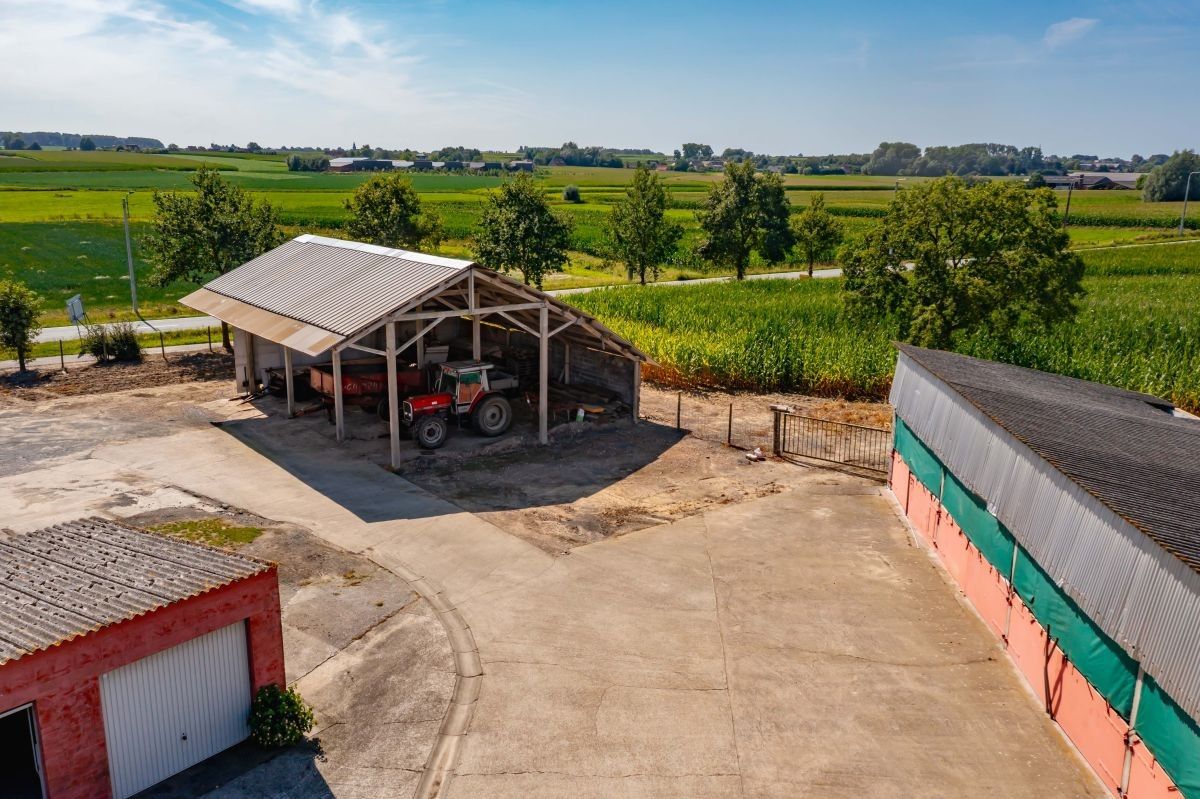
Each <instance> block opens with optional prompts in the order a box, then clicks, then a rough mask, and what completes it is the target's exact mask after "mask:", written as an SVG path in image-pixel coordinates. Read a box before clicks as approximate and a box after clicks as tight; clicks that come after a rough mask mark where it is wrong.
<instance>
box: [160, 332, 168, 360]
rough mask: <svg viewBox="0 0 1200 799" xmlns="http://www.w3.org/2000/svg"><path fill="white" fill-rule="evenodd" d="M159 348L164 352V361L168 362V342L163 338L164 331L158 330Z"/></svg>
mask: <svg viewBox="0 0 1200 799" xmlns="http://www.w3.org/2000/svg"><path fill="white" fill-rule="evenodd" d="M158 348H159V350H160V351H161V352H162V356H163V363H167V342H166V340H165V339H164V338H163V334H162V331H161V330H160V331H158Z"/></svg>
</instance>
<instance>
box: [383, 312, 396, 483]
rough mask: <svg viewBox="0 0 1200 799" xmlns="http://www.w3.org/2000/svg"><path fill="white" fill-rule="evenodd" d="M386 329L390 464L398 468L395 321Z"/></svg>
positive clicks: (387, 325) (385, 327)
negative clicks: (390, 444)
mask: <svg viewBox="0 0 1200 799" xmlns="http://www.w3.org/2000/svg"><path fill="white" fill-rule="evenodd" d="M384 330H386V331H387V347H386V353H387V354H386V355H385V356H384V357H385V358H387V381H388V385H387V390H388V434H389V438H391V443H392V458H391V464H392V468H393V469H399V468H400V392H399V391H398V390H397V389H396V323H395V322H388V323H387V324H386V325H385V326H384Z"/></svg>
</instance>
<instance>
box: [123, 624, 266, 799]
mask: <svg viewBox="0 0 1200 799" xmlns="http://www.w3.org/2000/svg"><path fill="white" fill-rule="evenodd" d="M100 707H101V711H102V713H103V716H104V736H105V740H106V743H107V746H108V766H109V773H110V775H111V778H112V791H113V795H114V796H116V797H118V799H124V797H127V796H131V795H133V794H135V793H137V792H138V791H140V790H143V789H144V788H148V787H150V786H151V785H154V784H155V783H158V782H161V781H162V780H164V779H166V778H167V777H170V776H171V775H173V774H177V773H179V772H180V771H183V770H184V769H185V768H188V767H189V766H192V765H195V764H196V763H199V762H200V761H201V760H204V759H205V758H208V757H212V756H213V755H215V754H217V753H218V752H221V751H223V750H225V749H228V748H229V747H231V746H233V745H234V744H236V743H238V742H240V741H242V740H245V738H246V737H247V736H248V735H249V734H250V730H249V727H248V717H249V712H250V663H249V659H248V656H247V653H246V626H245V622H237V623H236V624H231V625H229V626H228V627H223V628H221V629H220V630H215V631H213V632H211V633H209V634H207V635H202V636H200V637H199V638H193V639H192V640H191V641H187V642H185V643H182V644H179V645H178V646H174V647H172V648H170V649H167V650H164V651H162V652H158V653H156V654H153V655H150V656H149V657H145V658H142V659H141V660H138V661H135V662H133V663H130V664H129V665H127V666H122V667H121V668H119V669H116V670H114V671H110V672H108V673H107V674H104V675H101V677H100ZM184 736H186V740H185V739H184Z"/></svg>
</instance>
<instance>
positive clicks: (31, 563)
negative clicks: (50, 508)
mask: <svg viewBox="0 0 1200 799" xmlns="http://www.w3.org/2000/svg"><path fill="white" fill-rule="evenodd" d="M270 568H271V566H270V565H269V564H267V563H264V562H262V561H258V560H255V559H253V558H249V557H245V556H242V555H236V554H232V553H228V552H222V551H220V550H217V549H213V548H211V547H206V546H203V545H200V544H192V543H189V542H186V541H181V540H179V539H176V538H170V537H168V536H165V535H157V534H154V533H147V532H144V531H141V530H135V529H133V528H130V527H125V526H123V525H119V524H115V523H113V522H109V521H104V520H102V519H83V520H79V521H74V522H67V523H65V524H58V525H55V526H53V527H47V528H45V529H42V530H35V531H33V532H29V533H11V532H4V533H0V577H2V578H3V579H0V664H3V663H5V662H7V661H10V660H16V659H17V658H20V657H22V656H24V655H27V654H30V653H32V652H37V651H39V650H42V649H46V648H48V647H51V646H54V645H55V644H59V643H63V642H65V641H69V640H71V639H72V638H75V637H77V636H80V635H85V634H87V633H89V632H93V631H96V630H99V629H101V628H104V627H107V626H108V625H111V624H116V623H117V622H121V621H125V620H127V619H132V618H135V617H137V616H141V615H143V614H145V613H149V612H150V611H153V610H157V609H158V608H162V607H165V606H167V605H170V604H172V603H174V602H178V601H180V600H183V599H188V598H189V597H194V596H198V595H200V594H203V593H205V592H207V591H211V590H213V589H214V588H219V587H221V586H224V585H228V584H230V583H233V582H236V581H238V580H242V579H245V578H247V577H251V576H253V575H255V574H259V573H261V572H264V571H266V570H268V569H270Z"/></svg>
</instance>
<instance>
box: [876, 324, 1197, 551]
mask: <svg viewBox="0 0 1200 799" xmlns="http://www.w3.org/2000/svg"><path fill="white" fill-rule="evenodd" d="M897 346H898V348H899V350H900V351H901V352H902V353H904V354H905V355H907V356H908V357H910V358H912V359H913V360H914V361H916V362H917V363H918V364H920V365H921V366H922V367H924V368H925V369H926V370H928V371H929V373H930V374H932V375H933V376H934V377H937V378H938V379H939V380H941V381H942V382H944V383H946V384H947V385H948V386H950V387H951V388H952V389H953V390H954V391H956V392H957V393H959V394H960V395H962V396H963V397H964V398H965V399H966V400H967V401H968V402H970V403H971V404H972V405H974V406H975V407H976V408H978V409H979V410H980V411H981V412H982V413H983V414H984V415H985V416H987V417H988V418H990V419H991V420H992V421H994V422H995V423H996V424H998V425H1000V427H1002V428H1003V429H1004V430H1006V431H1008V432H1009V433H1010V434H1011V435H1013V436H1014V437H1015V438H1017V439H1018V440H1019V441H1021V442H1022V443H1024V444H1025V445H1026V446H1028V447H1029V448H1030V449H1031V450H1033V451H1034V452H1035V453H1037V454H1038V455H1039V456H1040V457H1041V458H1043V459H1044V460H1045V461H1047V462H1048V463H1050V464H1051V465H1052V466H1053V467H1054V468H1056V469H1057V470H1059V471H1060V472H1062V473H1063V474H1064V475H1065V476H1066V477H1067V478H1068V479H1070V480H1071V481H1073V482H1074V483H1076V484H1077V485H1079V486H1080V487H1081V488H1083V489H1084V490H1085V491H1087V492H1088V493H1089V494H1091V495H1092V496H1094V497H1095V498H1096V499H1098V500H1099V501H1100V502H1101V503H1103V504H1104V505H1105V506H1107V507H1108V508H1109V509H1111V510H1112V511H1113V512H1114V513H1116V514H1117V515H1118V516H1120V517H1121V518H1123V519H1124V520H1126V521H1127V522H1129V523H1130V524H1131V525H1133V526H1134V527H1135V528H1137V529H1138V530H1140V531H1141V532H1142V533H1144V534H1145V535H1147V536H1149V537H1150V538H1151V539H1153V540H1154V541H1156V542H1157V543H1158V544H1159V545H1160V546H1162V547H1163V548H1164V549H1165V550H1167V551H1168V552H1170V553H1171V554H1173V555H1174V556H1175V557H1177V558H1179V559H1180V560H1181V561H1183V562H1184V563H1186V564H1187V565H1188V566H1190V567H1191V568H1192V569H1193V570H1195V571H1198V572H1200V420H1197V419H1195V418H1194V417H1190V416H1187V415H1180V414H1177V413H1175V411H1174V406H1173V405H1172V403H1170V402H1168V401H1167V400H1164V399H1161V398H1159V397H1154V396H1152V395H1149V394H1140V393H1138V392H1134V391H1127V390H1125V389H1121V388H1116V387H1114V386H1107V385H1103V384H1100V383H1092V382H1089V381H1086V380H1079V379H1076V378H1073V377H1065V376H1062V375H1055V374H1049V373H1046V372H1040V371H1037V370H1035V369H1027V368H1024V367H1020V366H1012V365H1009V364H1003V363H996V362H993V361H985V360H981V359H977V358H970V357H968V356H965V355H958V354H955V353H949V352H942V351H940V350H929V349H924V348H921V347H914V346H911V345H908V344H899V345H897Z"/></svg>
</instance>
